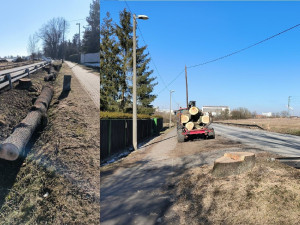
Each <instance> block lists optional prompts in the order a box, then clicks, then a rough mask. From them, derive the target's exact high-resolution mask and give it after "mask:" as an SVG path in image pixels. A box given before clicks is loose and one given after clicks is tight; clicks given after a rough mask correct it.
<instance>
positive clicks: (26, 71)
mask: <svg viewBox="0 0 300 225" xmlns="http://www.w3.org/2000/svg"><path fill="white" fill-rule="evenodd" d="M25 73H27V76H28V78H29V77H30V76H29V69H26V70H25Z"/></svg>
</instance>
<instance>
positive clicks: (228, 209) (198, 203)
mask: <svg viewBox="0 0 300 225" xmlns="http://www.w3.org/2000/svg"><path fill="white" fill-rule="evenodd" d="M270 157H272V155H270V154H267V153H260V154H258V155H257V162H256V166H255V167H254V169H253V170H252V171H250V172H248V173H244V174H241V175H236V176H229V177H225V178H215V177H213V176H212V175H211V173H210V171H211V170H212V165H210V166H202V167H197V168H194V169H191V170H190V171H188V172H186V173H185V174H183V176H182V178H181V181H180V183H179V184H178V188H177V189H176V196H177V201H176V203H175V205H174V210H175V211H176V212H177V213H178V214H179V215H180V221H181V224H299V221H300V171H299V170H297V169H294V168H291V167H288V166H286V165H283V164H280V163H279V162H276V161H273V162H272V161H268V159H269V158H270Z"/></svg>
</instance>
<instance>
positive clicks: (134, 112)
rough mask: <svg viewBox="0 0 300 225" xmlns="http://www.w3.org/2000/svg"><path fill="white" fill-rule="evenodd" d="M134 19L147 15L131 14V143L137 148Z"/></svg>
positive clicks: (143, 17)
mask: <svg viewBox="0 0 300 225" xmlns="http://www.w3.org/2000/svg"><path fill="white" fill-rule="evenodd" d="M136 19H141V20H147V19H148V16H146V15H138V16H136V15H135V14H133V47H132V60H133V74H132V86H133V90H132V103H133V106H132V111H133V112H132V113H133V115H132V144H133V149H134V150H137V115H136Z"/></svg>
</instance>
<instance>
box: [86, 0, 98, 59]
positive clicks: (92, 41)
mask: <svg viewBox="0 0 300 225" xmlns="http://www.w3.org/2000/svg"><path fill="white" fill-rule="evenodd" d="M86 21H87V22H88V27H87V28H86V29H85V31H84V34H83V40H82V50H83V52H85V53H96V52H99V48H100V47H99V35H100V3H99V0H93V2H92V3H91V5H90V15H89V17H87V18H86Z"/></svg>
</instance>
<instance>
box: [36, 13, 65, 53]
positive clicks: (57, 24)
mask: <svg viewBox="0 0 300 225" xmlns="http://www.w3.org/2000/svg"><path fill="white" fill-rule="evenodd" d="M67 30H68V24H67V22H66V20H65V19H64V18H62V17H57V18H53V19H51V20H49V21H48V22H47V23H46V24H44V25H43V26H42V28H41V29H40V33H39V37H40V38H41V39H42V40H43V48H44V53H45V55H47V56H50V57H51V58H58V57H59V48H60V46H61V45H62V42H63V35H64V33H65V32H66V31H67Z"/></svg>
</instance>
